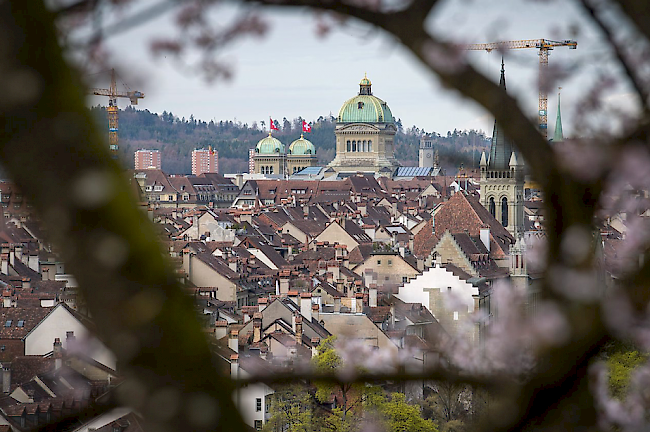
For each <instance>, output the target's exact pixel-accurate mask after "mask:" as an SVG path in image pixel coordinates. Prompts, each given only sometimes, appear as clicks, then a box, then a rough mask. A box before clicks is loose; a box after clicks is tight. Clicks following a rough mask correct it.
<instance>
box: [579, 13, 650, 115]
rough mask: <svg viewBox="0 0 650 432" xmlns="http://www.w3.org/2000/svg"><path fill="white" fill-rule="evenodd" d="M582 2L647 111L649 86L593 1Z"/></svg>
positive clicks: (645, 111) (644, 109) (644, 110)
mask: <svg viewBox="0 0 650 432" xmlns="http://www.w3.org/2000/svg"><path fill="white" fill-rule="evenodd" d="M580 4H582V7H583V8H584V9H585V11H586V12H587V13H588V14H589V16H590V17H591V19H592V20H593V22H594V23H595V24H596V25H597V26H598V27H599V28H600V30H601V31H602V32H603V34H604V35H605V38H606V39H607V41H608V42H609V45H610V46H611V47H612V49H613V50H614V54H615V55H616V58H617V59H618V61H619V62H620V64H621V66H622V67H623V69H624V70H625V74H626V75H627V77H628V78H629V79H630V81H631V82H632V85H633V86H634V89H635V90H636V92H637V94H638V95H639V98H640V99H641V106H642V108H643V112H644V113H647V112H648V99H649V97H650V93H648V90H647V88H646V87H647V86H646V85H645V83H644V82H643V80H642V79H641V77H639V76H637V74H636V73H635V72H634V69H633V68H632V66H631V65H630V62H629V60H628V58H627V55H626V54H625V52H624V50H623V48H622V47H621V46H620V45H619V44H618V42H616V40H615V38H614V34H613V32H612V30H611V29H610V28H609V27H608V26H607V24H605V22H604V21H603V20H602V19H600V17H599V16H598V13H597V12H596V8H595V7H594V6H593V5H592V4H591V1H590V0H580Z"/></svg>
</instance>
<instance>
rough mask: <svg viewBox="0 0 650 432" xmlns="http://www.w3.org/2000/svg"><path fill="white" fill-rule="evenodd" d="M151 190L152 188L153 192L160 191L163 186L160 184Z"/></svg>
mask: <svg viewBox="0 0 650 432" xmlns="http://www.w3.org/2000/svg"><path fill="white" fill-rule="evenodd" d="M153 190H154V191H155V192H162V190H163V187H162V186H154V188H153Z"/></svg>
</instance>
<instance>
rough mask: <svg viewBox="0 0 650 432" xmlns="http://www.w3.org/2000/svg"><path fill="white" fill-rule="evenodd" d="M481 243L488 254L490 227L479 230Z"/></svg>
mask: <svg viewBox="0 0 650 432" xmlns="http://www.w3.org/2000/svg"><path fill="white" fill-rule="evenodd" d="M481 242H482V243H483V244H484V245H485V248H486V249H487V251H488V252H490V227H487V226H486V227H483V228H481Z"/></svg>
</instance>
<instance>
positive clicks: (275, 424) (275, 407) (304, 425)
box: [263, 384, 317, 432]
mask: <svg viewBox="0 0 650 432" xmlns="http://www.w3.org/2000/svg"><path fill="white" fill-rule="evenodd" d="M269 413H270V414H271V418H270V419H269V421H268V422H267V423H266V425H264V429H263V430H264V431H267V432H273V431H285V432H308V431H313V430H315V423H316V421H317V419H316V418H315V416H314V401H313V398H312V397H311V395H310V394H309V393H307V392H306V391H305V387H304V386H303V385H302V384H289V385H284V386H283V385H280V386H278V387H277V388H276V389H275V393H274V394H273V402H271V409H270V411H269Z"/></svg>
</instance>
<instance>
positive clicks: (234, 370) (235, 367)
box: [230, 354, 239, 380]
mask: <svg viewBox="0 0 650 432" xmlns="http://www.w3.org/2000/svg"><path fill="white" fill-rule="evenodd" d="M230 378H232V379H235V380H236V379H239V354H231V355H230Z"/></svg>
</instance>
